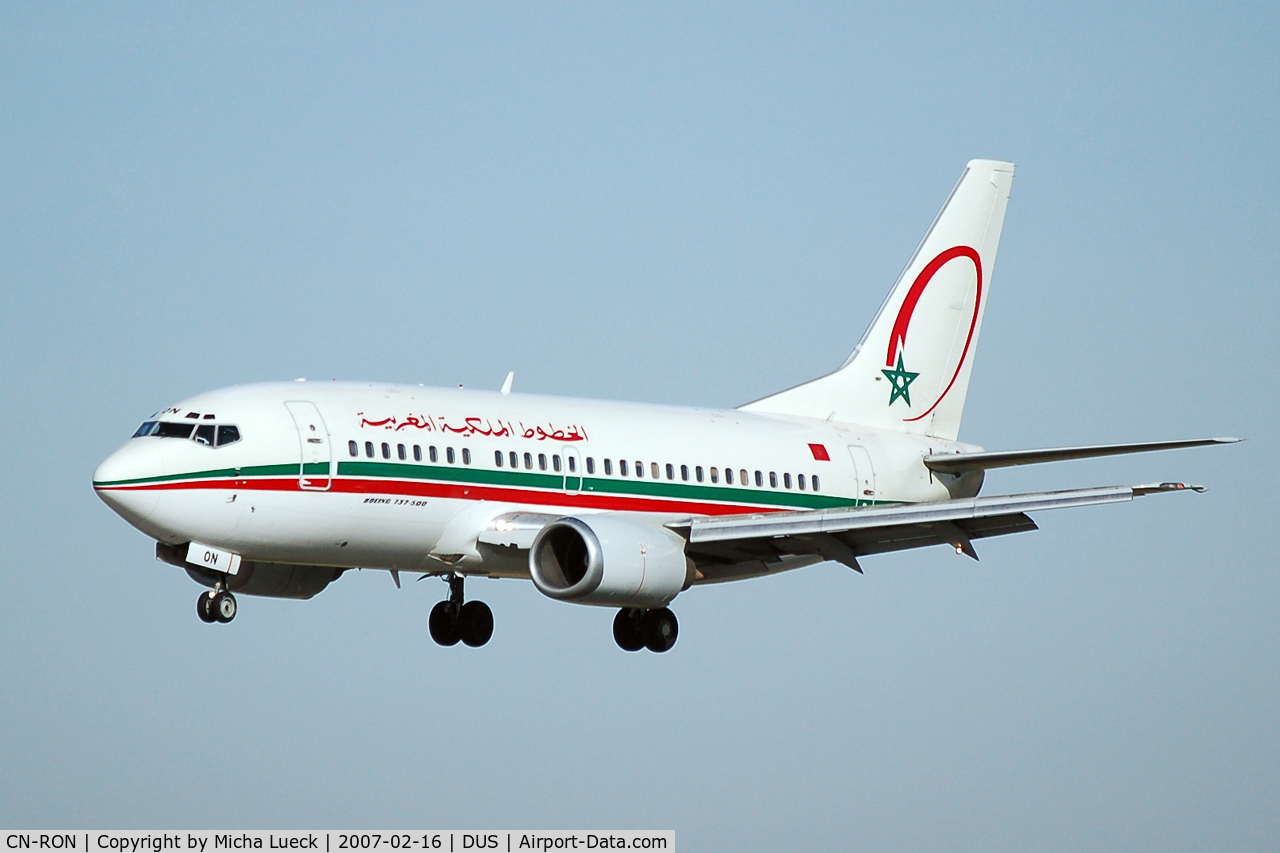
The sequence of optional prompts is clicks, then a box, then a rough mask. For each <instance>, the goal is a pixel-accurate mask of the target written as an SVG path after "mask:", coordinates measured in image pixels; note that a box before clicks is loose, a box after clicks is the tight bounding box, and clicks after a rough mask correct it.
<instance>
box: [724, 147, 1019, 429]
mask: <svg viewBox="0 0 1280 853" xmlns="http://www.w3.org/2000/svg"><path fill="white" fill-rule="evenodd" d="M1012 182H1013V164H1012V163H1004V162H1001V161H999V160H971V161H969V165H968V166H967V167H966V168H965V170H964V174H962V175H961V176H960V182H959V183H957V184H956V187H955V189H953V190H952V191H951V196H950V197H949V198H948V199H947V202H946V204H944V205H943V206H942V210H941V211H940V212H939V213H938V216H937V218H936V219H934V220H933V224H932V225H931V226H929V230H928V231H927V232H926V233H925V235H924V239H923V240H922V241H921V242H920V245H919V247H918V248H917V249H916V252H915V254H914V255H912V257H911V260H910V262H908V263H907V266H906V269H904V270H903V271H902V275H901V276H900V277H899V278H898V283H897V284H895V285H894V287H893V290H892V291H891V292H890V293H889V298H888V299H887V300H885V303H884V305H882V306H881V307H880V312H879V313H878V314H876V318H875V319H874V320H872V321H871V327H870V328H869V329H867V332H866V334H864V335H863V336H862V340H861V342H859V343H858V346H857V347H855V348H854V350H853V354H852V355H850V356H849V358H848V359H847V360H846V361H845V363H844V364H843V365H841V366H840V368H839V369H838V370H836V371H835V372H834V373H829V374H827V375H826V376H823V377H820V378H818V379H814V380H813V381H811V382H806V383H804V384H803V385H797V386H796V387H794V388H791V389H788V390H786V391H782V392H780V393H778V394H774V395H772V396H770V397H765V398H764V399H761V400H756V401H755V402H753V403H747V404H746V405H745V406H741V407H740V408H742V409H743V410H744V411H748V412H768V413H773V414H780V415H795V416H800V417H809V418H821V419H824V420H836V421H846V422H850V423H858V424H863V425H865V426H871V427H878V428H881V429H893V430H899V431H901V432H908V433H914V434H919V435H931V436H936V437H938V438H945V439H952V440H954V439H955V438H956V436H957V435H958V434H959V432H960V418H961V415H963V414H964V400H965V395H966V394H967V393H968V390H969V374H970V372H971V371H972V370H973V358H974V350H975V349H976V347H977V344H978V332H979V331H980V330H981V328H982V314H983V312H984V310H985V309H986V307H987V293H988V290H989V288H990V282H991V271H992V269H993V268H994V267H995V262H996V246H997V245H998V244H999V242H1000V229H1001V227H1002V226H1003V224H1004V211H1005V206H1006V204H1007V203H1008V201H1009V186H1010V184H1011V183H1012Z"/></svg>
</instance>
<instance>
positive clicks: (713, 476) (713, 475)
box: [711, 465, 720, 483]
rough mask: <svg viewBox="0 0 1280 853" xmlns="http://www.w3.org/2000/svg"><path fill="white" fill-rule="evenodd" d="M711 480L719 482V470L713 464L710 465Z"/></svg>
mask: <svg viewBox="0 0 1280 853" xmlns="http://www.w3.org/2000/svg"><path fill="white" fill-rule="evenodd" d="M711 482H713V483H718V482H720V471H719V469H717V468H716V467H715V466H714V465H713V466H712V467H711Z"/></svg>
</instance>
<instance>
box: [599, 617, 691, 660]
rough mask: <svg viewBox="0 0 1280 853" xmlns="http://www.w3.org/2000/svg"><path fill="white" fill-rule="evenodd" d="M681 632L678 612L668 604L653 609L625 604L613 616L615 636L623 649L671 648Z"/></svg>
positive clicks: (656, 649)
mask: <svg viewBox="0 0 1280 853" xmlns="http://www.w3.org/2000/svg"><path fill="white" fill-rule="evenodd" d="M679 633H680V623H679V622H677V621H676V615H675V614H674V613H672V612H671V611H670V610H668V609H667V608H665V607H659V608H656V609H654V610H642V609H640V608H639V607H624V608H622V609H621V610H619V611H618V615H617V616H615V617H614V618H613V639H614V641H615V642H616V643H617V644H618V648H620V649H622V650H623V651H624V652H638V651H640V650H641V649H648V650H649V651H651V652H665V651H669V650H670V649H671V647H672V646H674V645H675V644H676V637H677V636H678V635H679Z"/></svg>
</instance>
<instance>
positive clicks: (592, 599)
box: [529, 515, 693, 608]
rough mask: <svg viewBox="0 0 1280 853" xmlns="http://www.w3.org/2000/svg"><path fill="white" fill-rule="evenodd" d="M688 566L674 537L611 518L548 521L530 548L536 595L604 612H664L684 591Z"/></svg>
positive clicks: (688, 577) (681, 545)
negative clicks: (597, 607)
mask: <svg viewBox="0 0 1280 853" xmlns="http://www.w3.org/2000/svg"><path fill="white" fill-rule="evenodd" d="M692 565H693V564H692V563H691V562H690V561H689V559H688V558H687V557H685V553H684V539H682V538H681V537H680V536H678V535H677V534H675V533H673V532H671V531H670V530H667V529H666V528H664V527H655V526H650V525H643V524H637V523H636V522H634V521H628V520H626V519H622V518H615V517H612V516H601V515H590V516H586V517H584V518H561V519H559V520H557V521H553V522H551V523H550V524H548V525H547V526H546V527H544V528H542V530H540V531H538V535H537V536H535V537H534V540H533V547H531V548H530V549H529V574H530V575H532V576H533V585H534V586H536V587H537V588H538V591H539V592H541V593H542V594H543V595H547V596H550V597H551V598H557V599H560V600H561V601H572V602H574V603H576V604H598V605H601V606H606V607H644V608H652V607H665V606H666V605H667V603H669V602H670V601H671V599H673V598H675V597H676V596H677V595H678V594H679V593H680V591H681V590H684V589H687V588H688V586H689V583H690V582H691V581H692V578H693V571H692Z"/></svg>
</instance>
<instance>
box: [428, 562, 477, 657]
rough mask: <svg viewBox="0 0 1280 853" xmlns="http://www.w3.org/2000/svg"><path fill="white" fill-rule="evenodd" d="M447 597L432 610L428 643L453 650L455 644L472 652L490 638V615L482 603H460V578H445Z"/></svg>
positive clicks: (454, 576)
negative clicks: (447, 590) (451, 647)
mask: <svg viewBox="0 0 1280 853" xmlns="http://www.w3.org/2000/svg"><path fill="white" fill-rule="evenodd" d="M445 580H446V581H448V582H449V597H448V598H446V599H445V600H444V601H442V602H440V603H439V604H437V605H436V606H435V607H433V608H431V617H430V619H428V620H427V627H428V628H430V629H431V639H433V640H435V641H436V642H437V643H439V644H440V645H442V646H456V645H457V644H458V641H459V640H461V641H462V642H464V643H466V644H467V645H468V646H471V647H472V648H477V647H479V646H483V645H484V644H485V643H487V642H489V638H490V637H492V636H493V611H492V610H490V609H489V605H487V604H485V603H484V602H483V601H468V602H466V603H465V604H464V603H463V601H462V577H461V576H460V575H448V576H446V577H445Z"/></svg>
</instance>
